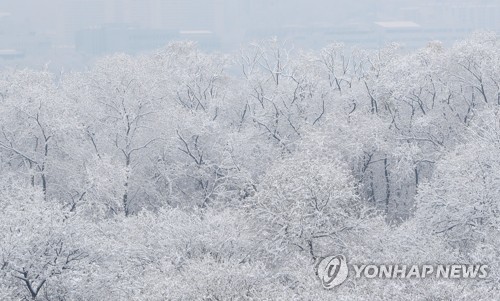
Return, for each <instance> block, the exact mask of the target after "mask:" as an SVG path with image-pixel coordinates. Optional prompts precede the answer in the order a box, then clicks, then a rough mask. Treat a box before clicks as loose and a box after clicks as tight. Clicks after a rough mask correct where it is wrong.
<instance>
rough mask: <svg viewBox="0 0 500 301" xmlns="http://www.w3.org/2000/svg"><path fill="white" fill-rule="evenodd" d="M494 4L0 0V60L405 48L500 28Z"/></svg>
mask: <svg viewBox="0 0 500 301" xmlns="http://www.w3.org/2000/svg"><path fill="white" fill-rule="evenodd" d="M499 14H500V3H499V2H498V1H494V0H484V1H479V0H478V1H464V0H461V1H431V0H425V1H412V0H404V1H395V0H386V1H374V0H363V1H345V0H336V1H326V0H314V1H307V2H306V1H297V0H295V1H285V0H274V1H264V0H254V1H250V0H231V1H230V0H183V1H179V0H143V1H137V0H121V1H120V0H85V1H84V0H49V1H43V2H42V1H35V0H16V1H13V0H7V1H3V2H2V3H1V4H0V63H1V64H2V65H9V66H18V67H41V66H44V65H45V64H46V63H49V62H50V63H51V64H55V65H56V66H60V67H69V68H73V67H82V66H84V65H87V64H88V63H89V62H90V61H92V60H93V59H94V58H96V57H101V56H103V55H107V54H112V53H116V52H124V53H128V54H138V53H142V52H148V51H152V50H155V49H159V48H162V47H164V46H165V45H167V44H168V43H169V42H172V41H178V40H191V41H195V42H197V43H198V45H199V47H200V48H201V49H202V50H204V51H220V52H235V51H236V50H238V49H239V48H240V47H241V46H242V45H245V44H248V43H250V42H252V41H259V40H265V39H269V38H271V37H277V38H278V39H280V40H286V41H288V42H289V44H291V45H294V46H295V47H296V48H299V49H320V48H323V47H326V46H327V45H328V44H330V43H332V42H340V43H344V44H345V45H346V46H359V47H362V48H366V49H377V48H380V47H383V46H384V45H385V44H387V43H389V42H398V43H401V44H402V45H403V47H405V48H406V49H409V50H412V49H416V48H420V47H424V46H425V45H426V44H427V43H428V42H429V41H432V40H440V41H442V42H443V43H444V44H445V45H451V44H453V43H454V42H455V41H457V40H460V39H463V38H465V37H466V36H468V35H469V34H471V33H472V32H474V31H494V32H499V31H500V22H499V21H498V20H497V18H496V16H498V15H499Z"/></svg>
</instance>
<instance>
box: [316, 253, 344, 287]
mask: <svg viewBox="0 0 500 301" xmlns="http://www.w3.org/2000/svg"><path fill="white" fill-rule="evenodd" d="M317 272H318V277H319V279H320V280H321V284H322V285H323V287H324V288H326V289H332V288H334V287H336V286H338V285H341V284H342V283H344V281H345V280H346V279H347V276H348V275H349V269H348V267H347V261H346V258H345V256H344V255H337V256H328V257H325V258H323V260H321V261H320V262H319V264H318V270H317Z"/></svg>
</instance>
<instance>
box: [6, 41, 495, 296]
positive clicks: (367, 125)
mask: <svg viewBox="0 0 500 301" xmlns="http://www.w3.org/2000/svg"><path fill="white" fill-rule="evenodd" d="M499 229H500V40H499V38H498V36H497V35H495V34H493V33H487V32H483V33H476V34H474V35H472V36H470V37H469V38H467V39H466V40H462V41H458V42H457V43H455V44H454V45H453V46H450V47H447V46H444V45H443V44H441V43H440V42H437V41H434V42H430V43H429V44H428V45H427V46H426V47H424V48H422V49H419V50H414V51H413V50H412V51H406V50H404V48H402V47H401V46H400V45H398V44H389V45H387V46H386V47H384V48H382V49H379V50H376V51H374V50H364V49H358V48H353V49H347V48H346V47H344V46H343V44H341V43H335V44H331V45H327V46H325V48H323V49H321V50H318V51H306V50H300V49H295V48H294V47H293V45H291V44H290V43H287V42H284V41H279V40H277V39H269V40H265V41H261V42H256V43H252V44H248V45H245V46H244V47H242V49H241V50H240V51H239V52H238V53H230V54H224V53H205V52H203V51H201V50H200V49H199V48H198V47H197V46H196V44H195V43H191V42H173V43H171V44H169V45H167V46H166V47H164V48H163V49H159V50H157V51H155V52H154V53H151V54H144V55H138V56H130V55H126V54H114V55H111V56H107V57H103V58H101V59H99V60H98V61H96V62H95V63H94V64H93V65H92V66H89V67H88V68H87V69H85V70H83V71H68V72H66V71H61V72H59V73H54V72H50V71H48V70H29V69H7V68H2V69H1V71H0V300H47V301H49V300H54V301H55V300H60V301H63V300H207V301H208V300H349V301H351V300H352V301H355V300H360V301H361V300H497V299H498V296H499V295H500V259H499V258H500V235H499V234H500V233H499ZM335 254H344V255H346V257H347V258H348V260H349V262H353V263H404V264H426V263H432V264H434V263H436V264H437V263H439V264H448V263H451V264H453V263H472V264H473V263H481V264H487V265H488V267H489V274H488V277H487V278H486V279H401V280H389V279H353V278H350V279H348V281H346V282H345V283H344V284H342V285H341V286H339V287H337V288H335V289H334V290H325V289H323V288H322V286H321V284H320V282H319V279H318V277H317V275H316V271H315V266H316V265H317V263H318V260H319V259H321V258H322V257H325V256H329V255H335Z"/></svg>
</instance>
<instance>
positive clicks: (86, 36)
mask: <svg viewBox="0 0 500 301" xmlns="http://www.w3.org/2000/svg"><path fill="white" fill-rule="evenodd" d="M178 37H179V35H178V33H177V32H175V31H171V30H159V29H158V30H155V29H142V28H135V27H131V26H128V25H117V24H114V25H105V26H100V27H96V28H89V29H83V30H79V31H78V32H77V34H76V50H77V51H78V52H80V53H84V54H86V55H91V56H94V55H102V54H107V53H113V52H127V53H131V54H136V53H139V52H141V51H147V50H153V49H156V48H161V47H163V46H165V45H166V44H167V43H168V42H169V41H172V40H173V39H176V38H178Z"/></svg>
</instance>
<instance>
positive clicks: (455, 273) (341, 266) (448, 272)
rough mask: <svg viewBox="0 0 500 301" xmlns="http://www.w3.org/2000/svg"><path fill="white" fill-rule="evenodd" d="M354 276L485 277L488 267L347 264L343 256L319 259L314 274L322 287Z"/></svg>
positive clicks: (334, 284)
mask: <svg viewBox="0 0 500 301" xmlns="http://www.w3.org/2000/svg"><path fill="white" fill-rule="evenodd" d="M349 266H351V267H352V269H351V270H352V271H353V272H354V273H351V274H353V275H351V276H352V277H354V278H355V279H359V278H367V279H374V278H378V279H424V278H431V277H433V278H435V279H485V278H487V277H488V266H487V265H485V264H436V265H431V264H423V265H416V264H414V265H407V264H348V262H347V260H346V257H345V256H344V255H335V256H327V257H324V258H321V259H320V260H319V263H318V265H317V267H316V273H317V275H318V277H319V279H320V282H321V285H322V286H323V287H324V288H325V289H333V288H335V287H337V286H339V285H341V284H342V283H344V282H345V281H346V280H347V278H348V277H349V271H350V268H349Z"/></svg>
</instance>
